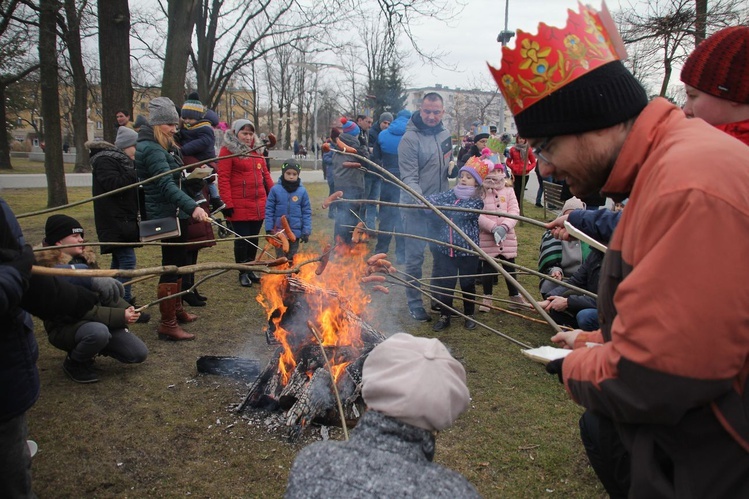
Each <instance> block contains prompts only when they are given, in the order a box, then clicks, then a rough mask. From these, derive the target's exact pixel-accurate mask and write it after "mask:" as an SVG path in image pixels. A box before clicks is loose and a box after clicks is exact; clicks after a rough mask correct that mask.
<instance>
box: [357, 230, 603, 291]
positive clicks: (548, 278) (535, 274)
mask: <svg viewBox="0 0 749 499" xmlns="http://www.w3.org/2000/svg"><path fill="white" fill-rule="evenodd" d="M344 227H351V226H350V225H345V226H344ZM364 228H365V229H366V230H368V231H369V232H372V233H374V234H390V235H391V236H402V237H410V238H411V239H420V240H422V241H427V242H429V243H434V244H438V245H440V246H445V247H447V248H453V249H457V250H460V251H464V252H466V253H471V254H473V255H477V256H481V255H480V254H479V253H478V252H476V251H473V250H470V249H466V248H463V247H461V246H456V245H454V244H450V243H446V242H444V241H438V240H436V239H432V238H430V237H426V236H414V235H411V234H405V233H403V232H385V231H380V230H377V229H370V228H368V227H366V226H365V227H364ZM495 261H496V259H495ZM502 264H505V265H509V266H510V267H512V268H515V269H518V270H522V271H523V272H525V273H527V274H531V275H534V276H536V277H539V278H541V279H545V280H547V281H553V282H554V283H555V284H558V285H559V286H564V287H566V288H568V289H571V290H573V291H575V292H577V293H579V294H583V295H586V296H590V297H591V298H597V295H596V294H595V293H592V292H590V291H588V290H587V289H582V288H578V287H577V286H573V285H572V284H570V283H568V282H565V281H561V280H559V279H554V278H553V277H551V276H549V275H546V274H542V273H541V272H538V271H535V270H533V269H529V268H528V267H524V266H522V265H518V264H517V263H511V262H506V261H502ZM483 275H486V274H474V275H473V277H479V276H483ZM466 277H471V276H466Z"/></svg>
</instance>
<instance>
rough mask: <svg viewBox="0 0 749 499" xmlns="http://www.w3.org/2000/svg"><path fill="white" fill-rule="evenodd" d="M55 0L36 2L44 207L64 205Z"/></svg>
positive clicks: (65, 201)
mask: <svg viewBox="0 0 749 499" xmlns="http://www.w3.org/2000/svg"><path fill="white" fill-rule="evenodd" d="M59 11H60V4H59V2H58V1H57V0H40V1H39V63H40V64H41V67H40V69H39V75H40V78H41V82H40V84H41V88H42V117H43V119H44V142H45V147H44V170H45V172H46V174H47V206H48V207H50V208H51V207H54V206H60V205H63V204H67V202H68V192H67V190H66V188H65V170H64V168H63V162H62V129H61V127H60V97H59V95H58V91H59V78H58V75H57V70H58V66H57V26H56V23H57V16H58V14H59Z"/></svg>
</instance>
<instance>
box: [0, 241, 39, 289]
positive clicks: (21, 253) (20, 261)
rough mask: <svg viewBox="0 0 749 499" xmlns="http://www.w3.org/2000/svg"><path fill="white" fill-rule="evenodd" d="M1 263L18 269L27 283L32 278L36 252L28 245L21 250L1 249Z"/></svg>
mask: <svg viewBox="0 0 749 499" xmlns="http://www.w3.org/2000/svg"><path fill="white" fill-rule="evenodd" d="M0 262H2V263H3V264H5V265H9V266H11V267H13V268H14V269H16V270H17V271H18V273H19V274H21V278H22V279H23V280H24V282H25V281H28V280H29V277H31V266H32V265H34V262H35V260H34V252H33V251H32V250H31V246H29V245H28V244H27V245H25V246H24V247H23V248H21V249H20V250H13V249H1V250H0Z"/></svg>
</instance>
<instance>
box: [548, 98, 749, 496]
mask: <svg viewBox="0 0 749 499" xmlns="http://www.w3.org/2000/svg"><path fill="white" fill-rule="evenodd" d="M697 156H703V157H720V158H721V160H720V161H717V162H714V163H713V164H711V180H710V182H706V181H705V177H704V171H701V170H700V169H694V168H684V165H687V164H689V163H690V161H693V159H694V158H695V157H697ZM746 161H747V149H746V148H745V147H743V146H741V145H740V144H738V143H737V142H736V140H735V139H733V138H731V137H729V136H728V135H726V134H725V133H722V132H720V131H719V130H717V129H715V128H714V127H711V126H710V125H708V124H707V123H705V122H704V121H702V120H694V119H693V120H690V119H687V118H686V117H685V116H684V113H683V112H682V111H681V110H680V109H679V108H677V107H676V106H673V105H672V104H670V103H668V102H667V101H666V100H664V99H661V98H657V99H655V100H653V101H652V102H651V103H650V104H648V106H647V107H646V108H645V109H644V110H643V111H642V113H641V114H640V115H639V117H638V118H637V120H636V121H635V123H634V125H633V126H632V128H631V130H630V131H629V134H628V136H627V138H626V140H625V142H624V145H623V147H622V149H621V151H620V153H619V155H618V157H617V159H616V162H615V164H614V165H613V168H612V171H611V173H610V175H609V177H608V180H607V181H606V184H605V185H604V186H603V189H602V193H603V194H604V195H606V196H609V197H611V198H612V199H614V200H615V201H621V200H622V199H624V198H626V197H629V202H628V204H627V208H626V209H625V210H624V212H623V214H622V216H621V219H620V221H619V224H618V226H617V228H616V230H615V231H614V234H613V237H612V239H611V241H610V244H609V248H608V251H607V252H606V258H605V259H604V262H603V266H602V268H601V278H600V283H599V292H598V304H599V307H598V309H599V315H600V318H601V331H600V332H597V333H590V334H580V335H578V337H577V339H576V344H575V346H576V348H575V350H573V352H572V353H570V355H569V356H567V357H566V358H565V360H564V363H563V377H564V382H565V385H566V386H567V389H568V390H569V392H570V394H571V396H572V397H573V398H574V399H575V400H576V401H578V402H579V403H581V404H582V405H584V406H585V407H586V408H588V409H589V410H592V411H595V412H598V413H600V414H601V415H603V416H605V417H608V418H610V419H613V420H614V421H615V422H617V423H619V428H620V433H621V434H622V438H623V440H624V441H625V442H628V443H629V445H630V449H631V453H632V463H633V467H634V468H633V487H634V488H633V489H632V490H631V491H630V493H631V494H633V495H634V496H638V495H640V496H642V497H647V496H652V494H653V492H652V491H653V490H655V489H658V490H661V491H666V490H670V491H672V495H678V492H673V489H671V487H672V486H675V487H677V488H676V491H678V490H684V491H686V490H696V488H697V487H699V486H704V487H706V488H705V489H703V490H702V492H695V493H694V495H695V496H699V495H703V494H708V492H707V490H710V491H711V492H710V493H709V495H711V496H713V497H718V496H721V495H735V496H743V495H746V493H747V491H746V490H744V491H743V493H742V492H738V491H735V490H734V491H725V490H724V491H722V492H721V491H720V490H719V489H718V488H717V487H718V486H720V485H722V484H728V483H730V480H728V477H729V475H728V473H729V470H728V469H727V468H726V467H725V466H723V467H722V468H721V469H723V470H724V478H725V480H721V482H722V484H721V483H716V481H715V480H712V481H711V482H710V483H709V484H705V483H702V482H704V480H703V481H702V482H700V477H701V476H704V474H703V473H702V471H703V470H702V469H701V468H700V466H705V465H706V464H709V463H711V462H716V459H719V458H722V457H723V456H722V455H721V451H720V449H721V447H720V445H723V446H724V449H725V451H726V452H728V450H729V449H731V448H732V447H731V444H730V442H732V443H733V445H734V446H735V445H737V444H738V446H740V447H741V448H743V450H744V453H743V454H742V456H743V459H742V460H741V462H737V461H736V460H734V461H731V465H730V467H731V468H732V471H731V473H732V474H733V473H739V474H741V476H743V480H744V482H743V483H744V484H745V485H747V486H749V483H747V482H746V476H747V473H749V459H747V454H746V453H749V416H748V415H749V393H748V392H747V378H748V377H749V334H747V331H749V329H748V325H749V307H747V303H749V288H748V287H747V286H746V272H742V271H741V270H740V269H743V268H744V265H745V260H746V255H747V254H749V238H747V237H745V235H746V234H749V208H748V207H747V202H746V190H745V189H743V188H738V187H737V186H747V185H749V168H747V167H746ZM696 227H699V231H698V232H697V233H695V228H696ZM595 336H598V338H599V339H603V340H604V341H605V343H604V344H603V345H601V346H598V347H595V348H584V345H585V342H586V341H590V339H592V338H594V337H595ZM700 435H705V436H706V438H708V439H709V440H707V441H705V442H704V443H703V441H702V439H701V438H700ZM708 442H709V443H708ZM706 449H714V450H715V452H710V451H706ZM656 453H657V455H656ZM657 460H658V461H663V460H670V462H671V463H677V465H678V466H679V469H677V470H672V472H673V473H672V474H668V475H665V474H664V473H662V472H661V468H658V467H657V466H649V467H648V470H647V472H646V473H648V474H649V476H648V477H647V479H645V478H644V477H643V476H641V475H639V472H640V470H639V469H637V467H639V466H647V464H648V463H655V462H656V461H657ZM720 462H722V463H723V462H725V461H720ZM638 476H639V477H640V478H641V479H640V480H635V478H636V477H638Z"/></svg>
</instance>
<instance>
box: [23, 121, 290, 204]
mask: <svg viewBox="0 0 749 499" xmlns="http://www.w3.org/2000/svg"><path fill="white" fill-rule="evenodd" d="M275 145H276V136H275V135H273V134H272V133H271V134H268V143H267V144H265V143H264V144H262V145H259V146H257V147H255V148H252V149H250V150H248V151H243V152H240V153H237V154H229V155H226V156H216V157H215V158H209V159H204V160H203V161H198V162H197V163H190V164H189V165H183V166H180V167H178V168H175V169H173V170H169V171H165V172H164V173H160V174H158V175H154V176H153V177H150V178H147V179H145V180H141V181H140V182H136V183H134V184H130V185H126V186H124V187H120V188H119V189H114V190H113V191H109V192H105V193H103V194H99V195H97V196H93V197H90V198H86V199H82V200H80V201H75V202H73V203H68V204H64V205H61V206H55V207H53V208H47V209H44V210H39V211H31V212H29V213H22V214H20V215H16V218H26V217H32V216H36V215H44V214H45V213H51V212H53V211H60V210H64V209H66V208H70V207H73V206H78V205H79V204H84V203H88V202H90V201H94V200H97V199H101V198H105V197H107V196H112V195H114V194H118V193H120V192H123V191H126V190H128V189H134V188H137V187H138V186H141V185H145V184H148V183H150V182H153V181H154V180H157V179H159V178H161V177H165V176H167V175H171V174H172V173H174V172H179V171H182V170H186V169H188V168H193V167H196V168H197V167H198V166H202V165H207V164H208V163H212V162H214V161H218V160H221V159H229V158H236V157H239V156H246V155H247V154H249V153H251V152H255V151H257V150H259V149H262V148H263V147H273V146H275Z"/></svg>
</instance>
